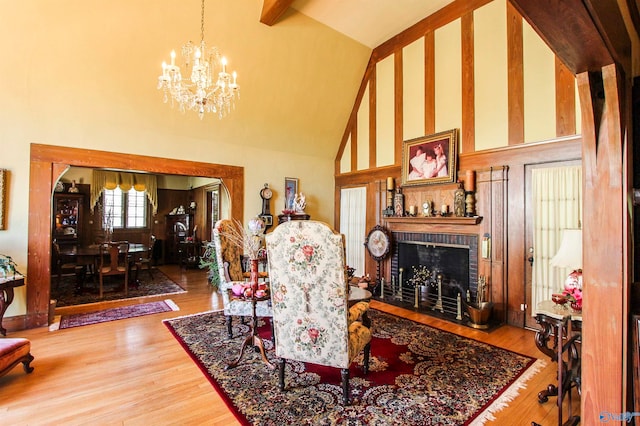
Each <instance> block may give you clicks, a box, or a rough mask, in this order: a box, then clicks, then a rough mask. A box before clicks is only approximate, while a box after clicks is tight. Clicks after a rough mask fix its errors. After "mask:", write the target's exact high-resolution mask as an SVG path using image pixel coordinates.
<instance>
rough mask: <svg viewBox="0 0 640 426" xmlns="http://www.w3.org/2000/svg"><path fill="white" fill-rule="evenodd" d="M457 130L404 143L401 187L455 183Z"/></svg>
mask: <svg viewBox="0 0 640 426" xmlns="http://www.w3.org/2000/svg"><path fill="white" fill-rule="evenodd" d="M457 159H458V129H451V130H447V131H444V132H440V133H436V134H433V135H429V136H422V137H419V138H415V139H411V140H408V141H404V143H403V146H402V185H403V186H410V185H428V184H434V183H448V182H455V179H456V162H457Z"/></svg>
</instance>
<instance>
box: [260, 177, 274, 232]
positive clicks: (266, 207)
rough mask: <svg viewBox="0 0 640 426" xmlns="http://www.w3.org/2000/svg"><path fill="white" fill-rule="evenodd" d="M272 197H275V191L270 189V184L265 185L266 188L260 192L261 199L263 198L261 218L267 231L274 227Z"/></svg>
mask: <svg viewBox="0 0 640 426" xmlns="http://www.w3.org/2000/svg"><path fill="white" fill-rule="evenodd" d="M271 197H273V191H271V189H270V188H269V184H268V183H265V184H264V188H262V189H261V190H260V198H262V213H261V214H260V218H261V219H262V221H263V222H264V225H265V231H266V230H267V229H269V227H271V225H273V216H272V215H271Z"/></svg>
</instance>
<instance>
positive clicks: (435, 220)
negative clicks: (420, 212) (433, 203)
mask: <svg viewBox="0 0 640 426" xmlns="http://www.w3.org/2000/svg"><path fill="white" fill-rule="evenodd" d="M383 220H384V221H385V222H387V223H389V224H399V223H411V224H423V225H455V226H462V225H477V224H479V223H480V222H481V221H482V216H473V217H457V216H445V217H442V216H431V217H424V216H415V217H414V216H403V217H397V216H388V217H385V218H383Z"/></svg>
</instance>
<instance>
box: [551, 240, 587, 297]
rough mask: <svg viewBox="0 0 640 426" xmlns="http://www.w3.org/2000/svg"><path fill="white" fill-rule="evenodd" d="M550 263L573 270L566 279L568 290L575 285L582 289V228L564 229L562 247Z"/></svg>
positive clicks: (565, 285) (565, 286)
mask: <svg viewBox="0 0 640 426" xmlns="http://www.w3.org/2000/svg"><path fill="white" fill-rule="evenodd" d="M549 263H550V264H551V266H555V267H557V268H571V269H572V270H573V271H572V272H571V273H570V274H569V276H568V277H567V279H566V280H565V283H564V288H565V289H566V290H568V289H570V288H575V287H577V288H579V289H580V290H582V229H565V230H564V232H563V235H562V242H561V243H560V248H559V249H558V252H557V253H556V255H555V256H553V258H552V259H551V260H550V261H549Z"/></svg>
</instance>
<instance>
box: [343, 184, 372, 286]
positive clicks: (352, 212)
mask: <svg viewBox="0 0 640 426" xmlns="http://www.w3.org/2000/svg"><path fill="white" fill-rule="evenodd" d="M366 204H367V188H366V187H358V188H345V189H342V190H341V191H340V232H341V233H342V234H343V235H344V238H345V246H346V253H347V258H346V262H347V265H349V266H350V267H352V268H355V272H354V274H355V275H356V276H362V275H364V250H365V249H364V240H365V238H366V234H367V231H366V229H365V225H366V218H367V205H366Z"/></svg>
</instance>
